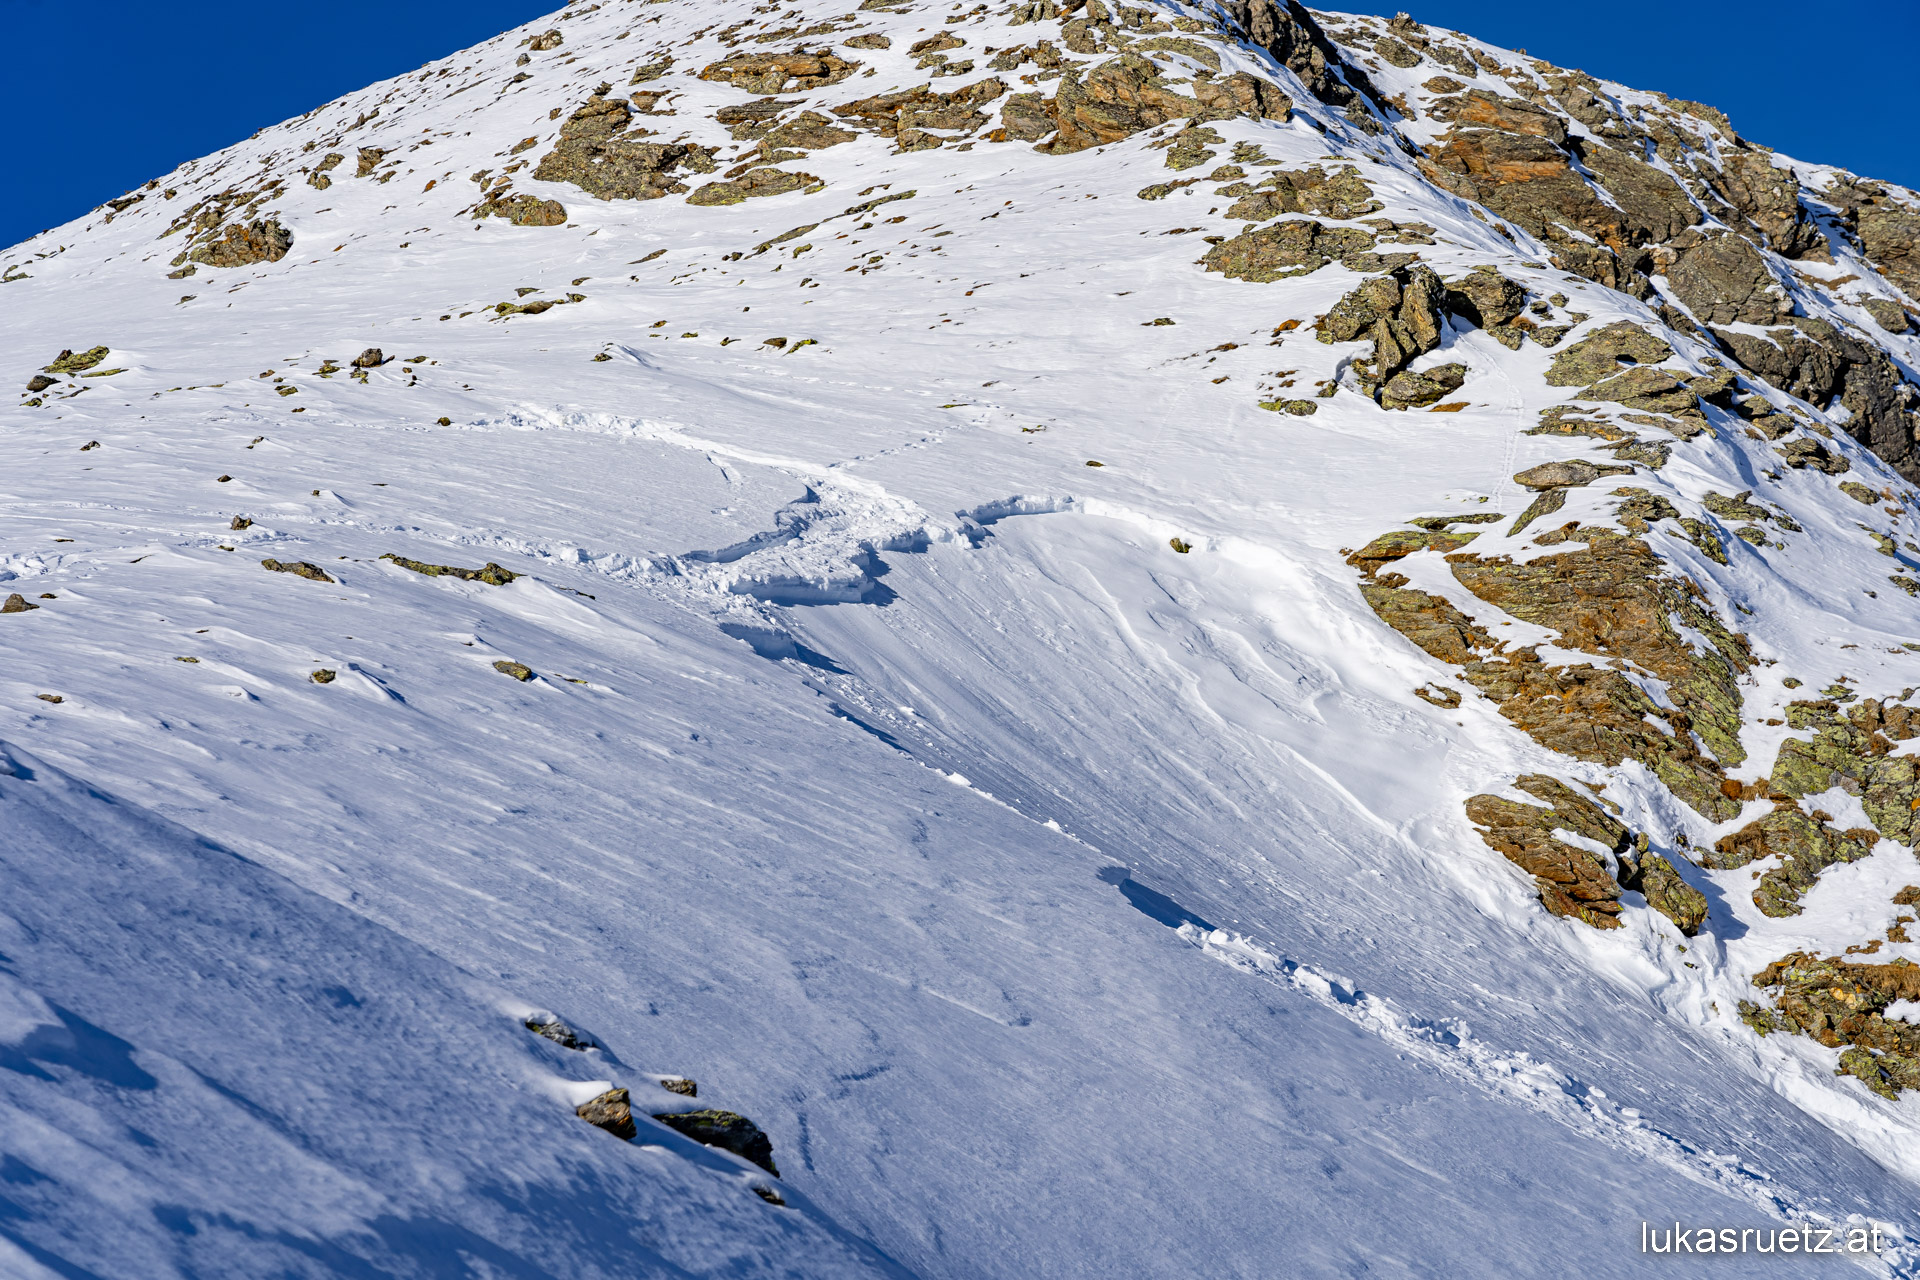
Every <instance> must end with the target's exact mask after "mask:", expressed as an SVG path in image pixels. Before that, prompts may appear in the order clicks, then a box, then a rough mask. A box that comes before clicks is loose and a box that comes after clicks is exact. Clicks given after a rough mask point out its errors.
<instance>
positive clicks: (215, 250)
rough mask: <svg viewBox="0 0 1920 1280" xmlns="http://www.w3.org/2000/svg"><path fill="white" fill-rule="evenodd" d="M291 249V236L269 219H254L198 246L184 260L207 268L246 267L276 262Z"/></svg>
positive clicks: (228, 229) (235, 224) (232, 225)
mask: <svg viewBox="0 0 1920 1280" xmlns="http://www.w3.org/2000/svg"><path fill="white" fill-rule="evenodd" d="M291 248H293V232H291V231H289V230H287V229H286V228H285V227H283V226H281V225H280V224H279V223H278V222H276V221H274V220H273V219H272V218H256V219H254V220H253V221H252V222H249V223H247V224H246V225H245V226H241V225H239V224H238V223H230V224H228V226H227V229H226V231H225V233H224V234H223V235H221V236H220V237H219V238H218V239H210V240H206V241H203V242H201V243H200V244H198V245H196V246H194V249H193V251H192V252H191V253H190V254H188V255H187V256H188V257H190V258H191V259H192V260H193V261H195V262H198V263H202V264H204V265H206V266H209V267H246V266H252V265H253V264H254V263H256V262H278V261H280V259H282V258H284V257H286V256H287V250H289V249H291Z"/></svg>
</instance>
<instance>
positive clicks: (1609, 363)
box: [1546, 320, 1673, 387]
mask: <svg viewBox="0 0 1920 1280" xmlns="http://www.w3.org/2000/svg"><path fill="white" fill-rule="evenodd" d="M1672 354H1673V348H1672V347H1670V346H1668V345H1667V343H1666V340H1665V339H1664V338H1658V337H1655V336H1654V335H1653V334H1651V333H1648V332H1647V331H1646V330H1645V329H1643V328H1641V327H1640V326H1639V325H1637V324H1635V323H1633V321H1631V320H1617V321H1615V322H1614V323H1612V324H1610V325H1605V326H1603V327H1601V328H1598V329H1595V330H1594V331H1593V332H1591V333H1589V334H1588V335H1587V336H1586V337H1584V338H1582V339H1580V341H1578V342H1576V343H1574V344H1573V345H1572V346H1570V347H1568V348H1566V349H1565V350H1563V351H1561V352H1559V353H1557V354H1556V355H1555V356H1554V357H1553V364H1552V365H1551V366H1550V367H1549V368H1548V369H1547V373H1546V380H1547V385H1548V386H1550V387H1586V386H1592V385H1593V384H1594V383H1596V382H1599V381H1600V380H1601V379H1603V378H1607V377H1611V376H1612V375H1614V374H1616V373H1618V372H1620V370H1622V369H1623V368H1626V367H1628V366H1630V365H1642V364H1658V363H1660V361H1662V360H1665V359H1667V358H1668V357H1669V356H1671V355H1672Z"/></svg>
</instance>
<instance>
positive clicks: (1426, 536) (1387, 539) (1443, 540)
mask: <svg viewBox="0 0 1920 1280" xmlns="http://www.w3.org/2000/svg"><path fill="white" fill-rule="evenodd" d="M1479 536H1480V534H1479V533H1478V532H1477V531H1462V532H1459V533H1455V532H1454V531H1452V530H1450V529H1447V528H1445V527H1444V526H1443V527H1441V528H1437V529H1435V528H1424V527H1423V528H1416V529H1394V530H1391V531H1390V532H1387V533H1383V534H1381V535H1380V536H1379V537H1377V538H1375V539H1374V540H1373V541H1372V542H1369V543H1368V544H1367V545H1366V546H1364V547H1362V548H1360V549H1359V550H1358V551H1355V552H1353V553H1352V554H1351V555H1349V556H1348V557H1347V563H1348V564H1350V565H1352V566H1353V567H1354V568H1356V569H1358V570H1360V572H1361V573H1362V574H1363V575H1365V576H1366V577H1369V578H1371V577H1373V576H1374V575H1375V574H1377V573H1378V572H1379V571H1380V569H1381V568H1382V567H1383V566H1385V565H1389V564H1392V563H1393V562H1394V561H1395V560H1403V559H1405V558H1406V557H1408V556H1410V555H1412V554H1414V553H1415V552H1416V551H1439V552H1442V553H1444V552H1449V551H1458V550H1459V549H1460V548H1462V547H1464V546H1466V545H1467V544H1468V543H1469V542H1472V541H1473V540H1474V539H1475V538H1477V537H1479Z"/></svg>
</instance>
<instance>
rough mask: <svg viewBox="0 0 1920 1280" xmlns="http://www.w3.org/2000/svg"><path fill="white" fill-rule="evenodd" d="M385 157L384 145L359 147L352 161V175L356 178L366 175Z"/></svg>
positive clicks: (377, 166)
mask: <svg viewBox="0 0 1920 1280" xmlns="http://www.w3.org/2000/svg"><path fill="white" fill-rule="evenodd" d="M386 158H387V149H386V148H385V147H361V148H360V151H359V153H358V155H357V157H356V159H355V162H354V169H353V176H354V177H356V178H364V177H366V176H367V175H368V174H370V173H372V172H373V171H374V170H375V169H377V168H379V167H380V162H381V161H382V160H384V159H386Z"/></svg>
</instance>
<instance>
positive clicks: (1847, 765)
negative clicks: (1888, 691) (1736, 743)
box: [1769, 698, 1920, 845]
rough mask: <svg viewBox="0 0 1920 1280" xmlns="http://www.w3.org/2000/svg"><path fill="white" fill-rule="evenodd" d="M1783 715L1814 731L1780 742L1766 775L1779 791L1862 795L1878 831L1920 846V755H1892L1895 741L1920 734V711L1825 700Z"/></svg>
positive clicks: (1878, 703) (1789, 707)
mask: <svg viewBox="0 0 1920 1280" xmlns="http://www.w3.org/2000/svg"><path fill="white" fill-rule="evenodd" d="M1849 702H1851V700H1850V699H1849ZM1786 719H1787V724H1788V726H1789V727H1790V728H1793V729H1798V730H1809V729H1810V730H1812V731H1813V736H1812V737H1811V738H1806V739H1802V738H1789V739H1787V740H1786V741H1785V742H1784V743H1782V744H1781V746H1780V754H1779V755H1778V756H1777V757H1775V759H1774V765H1773V774H1772V776H1771V778H1770V779H1769V785H1771V786H1772V788H1773V789H1774V790H1775V791H1777V792H1779V793H1780V794H1781V795H1783V796H1791V797H1800V796H1810V795H1818V794H1820V793H1821V792H1823V791H1828V790H1831V789H1832V788H1834V787H1839V788H1840V789H1841V790H1843V791H1845V792H1847V793H1848V794H1849V795H1855V796H1858V797H1859V798H1860V804H1861V807H1862V808H1864V809H1865V810H1866V814H1867V821H1869V822H1871V823H1873V825H1874V826H1875V828H1877V829H1878V831H1879V833H1880V834H1881V835H1883V836H1885V837H1886V838H1887V839H1889V840H1895V841H1898V842H1899V843H1901V844H1905V845H1913V844H1920V818H1916V817H1915V813H1916V810H1920V760H1916V758H1915V757H1913V756H1909V755H1895V754H1894V751H1895V744H1896V743H1900V742H1906V741H1909V740H1911V739H1913V738H1915V737H1920V713H1916V712H1915V710H1914V709H1913V708H1910V707H1908V706H1905V705H1904V704H1902V703H1897V702H1885V703H1883V702H1881V701H1880V700H1878V699H1876V698H1863V699H1861V700H1859V701H1858V702H1851V705H1847V703H1843V702H1841V701H1837V700H1834V699H1832V698H1820V699H1809V700H1807V701H1802V702H1792V703H1789V704H1787V716H1786Z"/></svg>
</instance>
